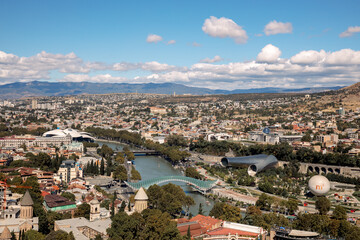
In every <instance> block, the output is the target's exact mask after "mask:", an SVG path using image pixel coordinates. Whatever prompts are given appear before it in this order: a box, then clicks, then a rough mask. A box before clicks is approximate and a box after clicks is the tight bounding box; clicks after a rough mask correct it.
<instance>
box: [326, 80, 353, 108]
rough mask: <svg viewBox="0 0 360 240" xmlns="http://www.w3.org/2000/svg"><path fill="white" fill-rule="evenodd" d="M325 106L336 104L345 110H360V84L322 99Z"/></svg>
mask: <svg viewBox="0 0 360 240" xmlns="http://www.w3.org/2000/svg"><path fill="white" fill-rule="evenodd" d="M321 101H322V102H323V103H324V104H329V103H334V104H335V105H339V106H343V107H345V109H352V110H356V108H360V82H358V83H355V84H353V85H350V86H348V87H345V88H341V89H339V90H336V91H332V92H331V93H329V94H328V95H325V96H323V97H322V98H321Z"/></svg>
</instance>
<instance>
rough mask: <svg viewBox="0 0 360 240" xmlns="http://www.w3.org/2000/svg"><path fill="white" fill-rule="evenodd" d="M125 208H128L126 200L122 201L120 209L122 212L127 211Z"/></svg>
mask: <svg viewBox="0 0 360 240" xmlns="http://www.w3.org/2000/svg"><path fill="white" fill-rule="evenodd" d="M125 208H126V202H125V201H122V202H121V206H120V210H119V211H120V212H124V211H125Z"/></svg>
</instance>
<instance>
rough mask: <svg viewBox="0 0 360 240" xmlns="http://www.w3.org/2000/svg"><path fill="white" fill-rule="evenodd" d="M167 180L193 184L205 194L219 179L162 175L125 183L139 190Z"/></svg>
mask: <svg viewBox="0 0 360 240" xmlns="http://www.w3.org/2000/svg"><path fill="white" fill-rule="evenodd" d="M165 182H184V183H187V184H189V185H191V186H192V187H193V188H194V189H196V190H197V191H199V192H200V193H202V194H205V193H206V192H207V191H209V190H210V189H212V188H213V187H214V186H215V184H216V182H217V181H202V180H199V179H195V178H191V177H185V176H162V177H156V178H152V179H147V180H143V181H140V182H136V183H131V182H125V183H126V185H127V186H129V187H130V188H132V189H133V190H138V189H139V188H141V187H143V188H145V189H147V188H149V187H150V186H151V185H153V184H161V183H165Z"/></svg>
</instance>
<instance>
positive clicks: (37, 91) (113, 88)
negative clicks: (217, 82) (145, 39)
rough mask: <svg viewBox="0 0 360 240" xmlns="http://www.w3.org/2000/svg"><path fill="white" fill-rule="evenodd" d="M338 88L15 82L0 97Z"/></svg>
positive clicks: (301, 90) (306, 90)
mask: <svg viewBox="0 0 360 240" xmlns="http://www.w3.org/2000/svg"><path fill="white" fill-rule="evenodd" d="M340 88H341V87H339V86H337V87H329V88H300V89H287V88H253V89H235V90H232V91H228V90H213V89H208V88H197V87H189V86H185V85H182V84H176V83H144V84H130V83H92V82H80V83H79V82H39V81H33V82H27V83H23V82H16V83H10V84H6V85H0V98H1V99H14V98H21V97H37V96H65V95H79V94H106V93H135V92H138V93H155V94H173V93H174V92H175V93H176V94H177V95H179V94H192V95H205V94H238V93H315V92H322V91H328V90H337V89H340Z"/></svg>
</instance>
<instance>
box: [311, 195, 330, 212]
mask: <svg viewBox="0 0 360 240" xmlns="http://www.w3.org/2000/svg"><path fill="white" fill-rule="evenodd" d="M330 207H331V202H330V200H329V199H327V198H326V197H317V199H316V201H315V208H316V209H317V210H318V211H319V214H320V215H326V214H327V213H328V212H329V210H330Z"/></svg>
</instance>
